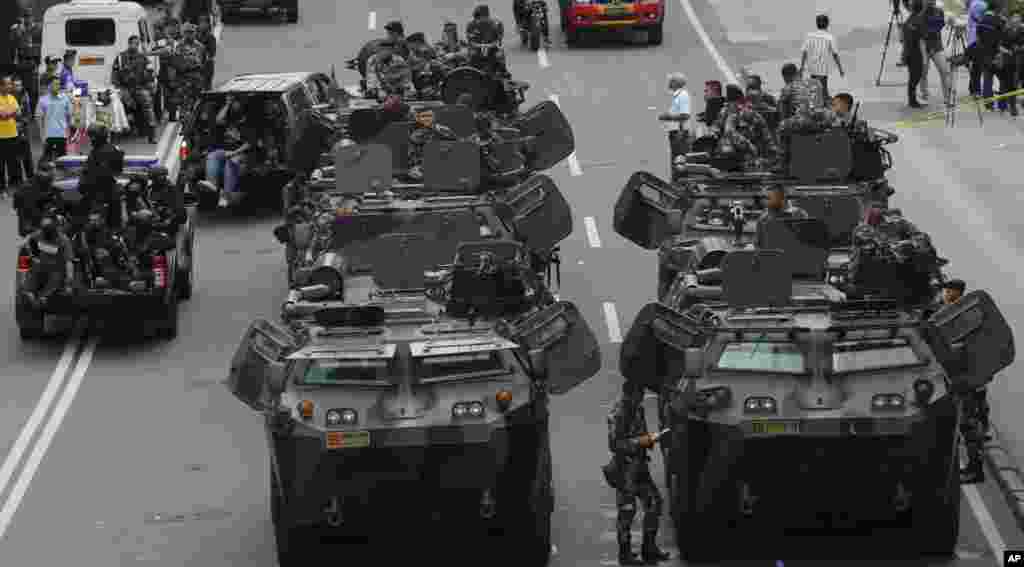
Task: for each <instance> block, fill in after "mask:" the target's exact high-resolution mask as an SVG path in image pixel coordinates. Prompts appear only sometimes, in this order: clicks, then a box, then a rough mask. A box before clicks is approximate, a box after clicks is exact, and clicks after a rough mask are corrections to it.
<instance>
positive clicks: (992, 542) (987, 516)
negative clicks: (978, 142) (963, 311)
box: [605, 0, 1006, 557]
mask: <svg viewBox="0 0 1024 567" xmlns="http://www.w3.org/2000/svg"><path fill="white" fill-rule="evenodd" d="M679 4H680V5H681V6H682V7H683V11H684V12H686V17H687V18H688V19H689V20H690V25H692V26H693V28H694V29H695V30H697V35H699V36H700V39H701V41H702V42H703V43H704V47H705V49H707V51H708V53H709V54H710V55H711V58H712V59H714V60H715V65H717V66H718V69H719V70H720V71H721V72H722V74H723V75H725V77H726V79H728V81H729V82H730V83H739V80H738V79H737V77H736V74H735V73H733V71H732V69H730V68H729V65H728V63H726V62H725V59H724V58H723V57H722V55H721V54H720V53H719V52H718V49H716V48H715V45H714V43H712V42H711V38H710V37H709V36H708V33H707V31H705V30H704V26H703V25H701V23H700V20H698V19H697V14H696V12H694V11H693V6H692V5H691V4H690V0H679ZM919 171H927V168H923V169H919ZM967 205H969V203H965V206H964V207H962V209H963V210H966V211H967V212H968V214H973V216H974V217H975V218H972V219H971V220H973V221H974V222H973V223H970V224H972V225H974V226H985V227H989V228H988V229H987V231H986V232H985V233H983V236H985V237H987V238H986V240H988V241H989V242H990V243H992V242H999V243H1000V244H1002V241H1001V240H999V239H998V238H996V237H995V234H994V233H993V232H992V231H991V228H990V226H991V225H990V224H987V223H982V222H978V220H979V219H978V218H977V217H978V216H980V214H979V213H978V211H977V210H976V209H975V208H974V207H971V206H967ZM996 255H997V256H998V254H996ZM605 305H608V304H605ZM605 314H606V315H607V310H606V312H605ZM961 489H962V491H963V493H964V496H966V497H967V503H968V504H969V505H970V507H971V511H973V512H974V516H975V518H976V519H977V520H978V525H979V526H980V527H981V531H982V533H983V534H984V535H985V539H986V540H987V541H988V545H989V547H990V548H992V551H993V552H994V553H995V555H996V557H1002V555H1003V551H1004V550H1005V549H1006V544H1005V542H1004V541H1003V538H1002V536H1001V535H1000V534H999V528H998V526H997V525H996V522H995V520H993V519H992V514H991V513H989V511H988V508H987V507H986V506H985V502H984V500H982V499H981V495H980V494H979V493H978V489H977V488H976V487H974V486H971V485H963V486H961Z"/></svg>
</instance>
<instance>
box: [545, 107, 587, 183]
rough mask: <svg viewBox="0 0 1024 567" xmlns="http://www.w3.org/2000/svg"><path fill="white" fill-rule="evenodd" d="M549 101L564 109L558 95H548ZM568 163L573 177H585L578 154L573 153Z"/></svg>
mask: <svg viewBox="0 0 1024 567" xmlns="http://www.w3.org/2000/svg"><path fill="white" fill-rule="evenodd" d="M548 100H550V101H551V102H553V103H555V105H557V106H558V108H562V105H561V104H560V103H559V102H558V95H556V94H549V95H548ZM568 162H569V173H571V174H572V176H573V177H579V176H581V175H583V169H581V168H580V160H579V159H577V158H576V152H573V153H572V154H571V155H570V156H569V158H568Z"/></svg>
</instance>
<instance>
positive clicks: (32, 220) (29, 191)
mask: <svg viewBox="0 0 1024 567" xmlns="http://www.w3.org/2000/svg"><path fill="white" fill-rule="evenodd" d="M53 170H54V166H53V162H42V163H40V164H39V169H38V171H37V172H36V175H35V177H33V178H32V179H30V180H29V181H28V182H26V183H24V184H23V185H22V186H21V188H20V189H19V190H18V191H17V192H16V193H15V194H14V203H13V204H14V210H15V211H16V212H17V214H18V235H20V236H26V235H28V234H30V233H32V231H35V230H37V229H38V228H39V225H40V222H41V221H42V220H43V215H44V214H45V212H46V210H47V209H49V208H50V207H51V206H54V205H59V204H61V192H60V190H58V189H56V188H55V187H54V186H53Z"/></svg>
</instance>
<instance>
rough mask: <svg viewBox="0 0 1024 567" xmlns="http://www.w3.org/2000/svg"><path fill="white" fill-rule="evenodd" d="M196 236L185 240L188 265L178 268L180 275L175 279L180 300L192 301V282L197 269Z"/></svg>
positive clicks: (176, 275)
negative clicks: (195, 254)
mask: <svg viewBox="0 0 1024 567" xmlns="http://www.w3.org/2000/svg"><path fill="white" fill-rule="evenodd" d="M195 246H196V244H195V235H193V236H192V237H191V238H186V239H185V257H187V258H188V265H187V266H184V267H181V266H179V267H178V273H177V274H175V277H174V287H175V288H176V291H177V293H178V299H179V300H182V301H188V300H189V299H192V280H193V275H194V273H195V269H196V260H195V256H194V254H193V252H194V251H195Z"/></svg>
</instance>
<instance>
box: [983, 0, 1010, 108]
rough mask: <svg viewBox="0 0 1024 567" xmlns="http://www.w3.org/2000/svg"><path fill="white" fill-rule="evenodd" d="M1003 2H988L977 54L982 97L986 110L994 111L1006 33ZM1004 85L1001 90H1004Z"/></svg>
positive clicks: (992, 0) (999, 0) (1001, 80)
mask: <svg viewBox="0 0 1024 567" xmlns="http://www.w3.org/2000/svg"><path fill="white" fill-rule="evenodd" d="M976 1H977V0H976ZM1002 8H1003V3H1002V0H988V9H986V10H985V13H984V14H983V15H982V17H981V18H980V19H979V20H978V32H977V36H978V40H977V44H976V45H977V47H976V52H977V54H978V61H979V62H980V70H981V96H982V98H983V99H984V100H985V108H987V109H988V110H994V109H995V106H994V104H993V101H992V96H993V88H992V87H993V78H994V77H996V76H997V75H999V79H1000V82H1003V77H1002V76H1001V70H1002V67H1001V66H1000V65H998V64H999V63H1001V58H1000V57H999V55H1000V52H1001V48H1002V45H1003V42H1004V35H1005V33H1006V18H1004V17H1003V15H1002V13H1001V12H1002ZM1002 87H1003V86H1002V85H1000V89H1001V90H1002Z"/></svg>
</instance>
